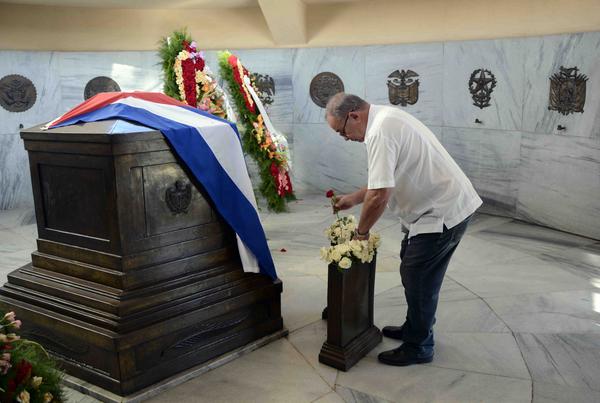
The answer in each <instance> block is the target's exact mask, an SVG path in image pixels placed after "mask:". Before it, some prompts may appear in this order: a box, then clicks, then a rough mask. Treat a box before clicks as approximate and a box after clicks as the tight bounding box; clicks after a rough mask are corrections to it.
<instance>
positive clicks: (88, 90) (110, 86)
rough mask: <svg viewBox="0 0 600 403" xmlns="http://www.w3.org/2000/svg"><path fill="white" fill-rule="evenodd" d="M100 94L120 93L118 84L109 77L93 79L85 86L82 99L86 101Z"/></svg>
mask: <svg viewBox="0 0 600 403" xmlns="http://www.w3.org/2000/svg"><path fill="white" fill-rule="evenodd" d="M101 92H121V87H119V84H117V82H116V81H115V80H113V79H112V78H110V77H105V76H99V77H95V78H92V79H91V80H90V81H88V83H87V84H86V85H85V89H84V90H83V98H84V99H86V100H87V99H90V98H91V97H93V96H94V95H96V94H99V93H101Z"/></svg>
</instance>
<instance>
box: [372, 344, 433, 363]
mask: <svg viewBox="0 0 600 403" xmlns="http://www.w3.org/2000/svg"><path fill="white" fill-rule="evenodd" d="M377 359H379V361H380V362H382V363H384V364H387V365H395V366H397V367H405V366H407V365H412V364H425V363H428V362H431V361H433V354H431V355H428V356H419V355H417V354H415V353H410V352H407V351H406V350H404V349H403V348H402V346H400V347H398V348H396V349H394V350H389V351H384V352H383V353H380V354H379V355H378V356H377Z"/></svg>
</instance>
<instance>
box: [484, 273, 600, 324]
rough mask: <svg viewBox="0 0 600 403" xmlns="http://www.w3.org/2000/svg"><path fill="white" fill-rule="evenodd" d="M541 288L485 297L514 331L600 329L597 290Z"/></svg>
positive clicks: (598, 293)
mask: <svg viewBox="0 0 600 403" xmlns="http://www.w3.org/2000/svg"><path fill="white" fill-rule="evenodd" d="M599 286H600V284H598V285H597V286H596V289H594V290H581V291H560V292H544V293H540V294H527V295H512V296H507V297H496V298H486V301H487V303H488V304H489V306H490V307H491V308H492V309H493V310H494V312H495V313H496V314H497V315H498V316H499V317H501V318H502V320H503V321H504V322H505V323H506V324H507V325H508V326H509V327H510V329H511V330H512V331H513V332H520V333H594V334H596V335H598V334H599V333H600V312H598V311H600V306H599V305H598V304H600V302H599V301H600V299H599V298H600V291H599V289H598V287H599Z"/></svg>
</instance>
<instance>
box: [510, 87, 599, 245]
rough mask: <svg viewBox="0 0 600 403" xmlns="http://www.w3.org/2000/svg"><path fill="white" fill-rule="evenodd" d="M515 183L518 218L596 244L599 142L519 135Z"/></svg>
mask: <svg viewBox="0 0 600 403" xmlns="http://www.w3.org/2000/svg"><path fill="white" fill-rule="evenodd" d="M598 81H600V80H598ZM599 123H600V120H599ZM518 182H519V198H518V205H517V215H518V217H521V218H523V219H524V220H526V221H529V222H536V223H540V224H543V225H546V226H550V227H553V228H558V229H561V230H564V231H568V232H573V233H576V234H581V235H585V236H589V237H593V238H596V239H600V204H599V203H598V202H597V201H598V200H600V198H598V195H599V194H600V137H599V138H595V139H590V138H582V137H575V138H573V137H566V136H556V135H540V134H537V133H524V134H523V138H522V143H521V166H520V169H519V178H518Z"/></svg>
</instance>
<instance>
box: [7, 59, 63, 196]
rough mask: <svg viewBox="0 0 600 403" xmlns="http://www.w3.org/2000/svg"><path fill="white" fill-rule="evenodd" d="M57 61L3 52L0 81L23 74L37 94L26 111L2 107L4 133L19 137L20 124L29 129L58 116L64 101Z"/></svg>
mask: <svg viewBox="0 0 600 403" xmlns="http://www.w3.org/2000/svg"><path fill="white" fill-rule="evenodd" d="M58 59H59V56H58V53H56V52H29V51H27V52H21V51H2V50H0V79H1V78H2V77H4V76H6V75H11V74H19V75H22V76H24V77H26V78H28V79H29V80H31V82H33V85H34V86H35V88H36V93H37V95H36V101H35V104H33V106H32V107H31V108H30V109H28V110H26V111H24V112H8V111H7V110H6V109H4V108H2V107H0V133H1V134H17V133H18V132H19V130H20V129H19V126H20V125H23V127H24V128H28V127H31V126H34V125H36V124H39V123H41V122H44V121H47V120H50V119H53V118H54V117H56V116H57V114H58V113H59V110H60V107H59V105H60V102H61V99H62V93H61V88H60V85H59V77H58V74H59V69H60V66H59V60H58ZM1 189H2V188H0V193H2V190H1Z"/></svg>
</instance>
